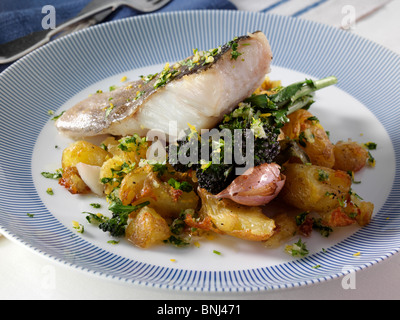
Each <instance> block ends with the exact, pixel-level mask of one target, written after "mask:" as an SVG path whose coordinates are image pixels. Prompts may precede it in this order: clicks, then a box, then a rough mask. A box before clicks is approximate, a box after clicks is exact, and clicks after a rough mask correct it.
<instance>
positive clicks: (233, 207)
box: [185, 189, 275, 241]
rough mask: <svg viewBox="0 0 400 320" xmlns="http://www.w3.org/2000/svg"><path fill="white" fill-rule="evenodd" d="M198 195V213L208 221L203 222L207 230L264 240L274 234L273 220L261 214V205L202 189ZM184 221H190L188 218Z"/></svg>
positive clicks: (252, 239) (251, 239)
mask: <svg viewBox="0 0 400 320" xmlns="http://www.w3.org/2000/svg"><path fill="white" fill-rule="evenodd" d="M199 195H200V198H201V201H202V204H201V209H200V212H199V214H200V217H201V219H202V220H204V219H205V221H209V222H210V223H207V224H205V225H207V226H209V227H210V229H209V230H211V231H215V229H217V233H222V234H227V235H230V236H233V237H236V238H240V239H243V240H249V241H265V240H267V239H269V238H270V237H271V236H272V235H273V234H274V231H275V222H274V220H272V219H270V218H268V217H267V216H266V215H265V214H263V212H262V208H261V207H248V206H244V205H240V204H237V203H236V202H233V201H232V200H229V199H217V198H216V197H214V196H213V195H211V194H210V193H208V192H207V191H205V190H204V189H200V190H199ZM185 221H186V223H190V221H189V219H187V220H185ZM199 225H200V224H199ZM199 225H197V226H199Z"/></svg>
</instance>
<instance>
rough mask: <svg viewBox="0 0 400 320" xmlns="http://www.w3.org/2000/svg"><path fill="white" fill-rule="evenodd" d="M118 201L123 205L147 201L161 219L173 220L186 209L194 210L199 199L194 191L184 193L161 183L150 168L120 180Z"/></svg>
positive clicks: (137, 171)
mask: <svg viewBox="0 0 400 320" xmlns="http://www.w3.org/2000/svg"><path fill="white" fill-rule="evenodd" d="M119 194H120V199H121V201H122V203H123V204H125V205H127V204H132V205H135V204H138V203H140V202H143V201H149V202H150V204H149V207H151V208H153V209H155V210H156V211H157V212H158V213H159V214H160V215H161V216H162V217H164V218H166V217H169V218H174V217H177V216H179V214H180V213H181V212H182V211H183V210H186V209H196V207H197V205H198V202H199V197H198V196H197V195H196V193H195V192H194V191H190V192H184V191H182V190H177V189H175V188H173V187H172V186H170V185H169V184H168V183H167V182H163V181H161V180H160V179H159V178H158V176H157V173H155V172H153V170H152V169H151V167H150V166H148V165H146V166H144V167H140V168H137V169H135V170H133V171H131V172H130V173H128V174H127V175H126V176H125V178H124V179H123V180H122V183H121V187H120V193H119Z"/></svg>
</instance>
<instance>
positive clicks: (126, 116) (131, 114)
mask: <svg viewBox="0 0 400 320" xmlns="http://www.w3.org/2000/svg"><path fill="white" fill-rule="evenodd" d="M193 53H194V54H193V55H192V56H191V57H189V58H187V59H184V60H182V61H180V62H178V63H176V64H174V65H169V64H166V66H165V67H164V69H163V70H162V71H161V72H159V73H158V74H155V75H148V76H144V77H141V79H139V80H137V81H134V82H129V83H125V84H124V85H123V86H121V87H119V88H117V89H115V90H113V91H111V92H104V93H103V92H101V93H96V94H93V95H92V96H90V97H88V98H87V99H85V100H83V101H81V102H79V103H78V104H76V105H75V106H73V107H72V108H71V109H69V110H67V111H66V112H64V113H63V115H62V116H61V117H59V118H58V120H57V121H56V127H57V129H58V130H59V132H61V133H63V134H64V135H66V136H68V137H71V138H73V139H81V138H84V137H89V136H96V135H101V134H112V135H117V136H126V135H132V134H134V133H137V134H139V135H146V133H147V132H148V130H150V129H158V130H161V131H163V132H164V133H165V134H166V135H167V136H168V134H169V131H170V130H169V128H170V127H169V126H170V123H171V121H174V123H175V124H176V125H177V133H178V134H179V132H180V131H181V130H184V129H186V128H187V127H188V123H189V124H190V125H192V126H194V127H196V129H197V130H201V129H211V128H213V127H215V125H217V124H218V122H219V121H221V119H222V118H223V116H224V114H226V113H228V112H230V111H232V110H233V108H235V107H236V106H237V105H238V104H239V103H240V102H241V101H243V100H244V99H245V98H247V97H248V96H250V95H251V94H252V93H253V92H254V90H255V89H256V88H257V87H258V86H259V85H260V84H261V83H262V82H263V80H264V78H265V75H266V74H267V73H269V71H270V63H271V60H272V53H271V48H270V45H269V43H268V40H267V38H266V37H265V35H264V34H263V33H262V32H259V31H258V32H255V33H252V34H248V35H246V36H241V37H238V38H235V39H233V40H232V41H230V42H228V43H227V44H225V45H223V46H221V47H218V48H215V49H211V50H208V51H198V50H194V52H193ZM169 135H170V136H171V135H173V134H172V133H170V134H169ZM175 136H176V135H175Z"/></svg>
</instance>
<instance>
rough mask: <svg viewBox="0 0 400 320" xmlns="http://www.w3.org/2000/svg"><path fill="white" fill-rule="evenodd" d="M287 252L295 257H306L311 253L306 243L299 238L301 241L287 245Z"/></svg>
mask: <svg viewBox="0 0 400 320" xmlns="http://www.w3.org/2000/svg"><path fill="white" fill-rule="evenodd" d="M285 252H286V253H288V254H290V255H291V256H293V257H299V256H300V257H304V256H306V255H307V254H308V253H309V251H308V249H307V247H306V243H305V242H303V241H302V240H301V238H299V241H297V242H295V243H293V244H292V245H286V247H285Z"/></svg>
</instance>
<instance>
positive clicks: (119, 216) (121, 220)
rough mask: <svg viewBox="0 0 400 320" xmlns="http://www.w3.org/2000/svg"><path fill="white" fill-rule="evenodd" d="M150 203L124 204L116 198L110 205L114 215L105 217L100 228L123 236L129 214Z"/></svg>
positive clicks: (111, 233) (115, 235) (112, 234)
mask: <svg viewBox="0 0 400 320" xmlns="http://www.w3.org/2000/svg"><path fill="white" fill-rule="evenodd" d="M149 204H150V202H148V201H146V202H143V203H141V204H138V205H136V206H130V205H128V206H124V205H123V204H122V202H121V200H119V199H114V200H113V201H112V202H111V204H110V206H109V207H108V209H109V210H110V211H111V212H112V213H113V214H112V217H111V218H110V219H103V221H102V222H101V223H100V224H99V228H100V229H101V230H103V231H104V232H109V233H110V235H111V236H113V237H121V236H123V235H124V234H125V229H126V226H127V224H128V218H129V214H130V213H131V212H133V211H136V210H139V209H140V208H143V207H145V206H147V205H149Z"/></svg>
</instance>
